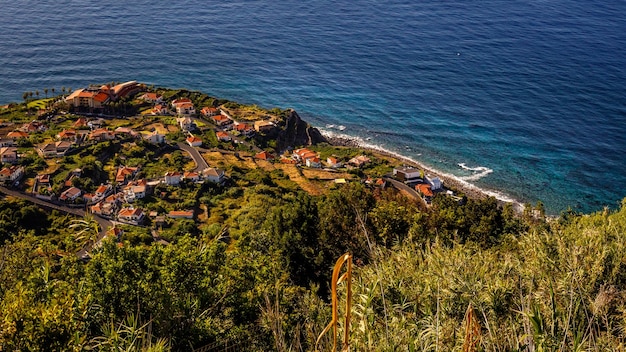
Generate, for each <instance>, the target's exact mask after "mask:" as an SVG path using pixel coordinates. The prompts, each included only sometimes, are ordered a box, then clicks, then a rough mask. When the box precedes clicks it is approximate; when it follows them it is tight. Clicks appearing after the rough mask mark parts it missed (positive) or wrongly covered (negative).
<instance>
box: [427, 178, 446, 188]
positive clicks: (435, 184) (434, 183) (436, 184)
mask: <svg viewBox="0 0 626 352" xmlns="http://www.w3.org/2000/svg"><path fill="white" fill-rule="evenodd" d="M427 181H428V184H430V189H432V190H433V191H437V190H440V189H441V188H442V187H443V182H441V179H439V177H433V178H427Z"/></svg>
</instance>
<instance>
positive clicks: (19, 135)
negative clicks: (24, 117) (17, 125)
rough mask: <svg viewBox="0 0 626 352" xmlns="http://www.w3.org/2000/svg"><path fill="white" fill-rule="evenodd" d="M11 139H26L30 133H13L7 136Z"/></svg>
mask: <svg viewBox="0 0 626 352" xmlns="http://www.w3.org/2000/svg"><path fill="white" fill-rule="evenodd" d="M7 137H9V138H26V137H28V133H26V132H23V131H12V132H9V133H8V134H7Z"/></svg>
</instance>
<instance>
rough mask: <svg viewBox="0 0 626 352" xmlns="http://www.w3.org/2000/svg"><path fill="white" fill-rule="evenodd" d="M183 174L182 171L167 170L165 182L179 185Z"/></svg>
mask: <svg viewBox="0 0 626 352" xmlns="http://www.w3.org/2000/svg"><path fill="white" fill-rule="evenodd" d="M182 176H183V175H181V173H180V172H178V171H169V172H166V173H165V178H164V181H165V184H167V185H170V186H178V185H179V184H180V181H181V179H182Z"/></svg>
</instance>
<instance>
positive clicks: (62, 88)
mask: <svg viewBox="0 0 626 352" xmlns="http://www.w3.org/2000/svg"><path fill="white" fill-rule="evenodd" d="M61 92H63V95H65V86H63V87H61Z"/></svg>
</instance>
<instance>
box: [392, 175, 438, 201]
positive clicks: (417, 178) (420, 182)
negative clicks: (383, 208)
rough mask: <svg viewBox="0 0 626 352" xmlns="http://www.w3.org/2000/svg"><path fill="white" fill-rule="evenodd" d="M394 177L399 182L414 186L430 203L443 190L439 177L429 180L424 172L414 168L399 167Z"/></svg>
mask: <svg viewBox="0 0 626 352" xmlns="http://www.w3.org/2000/svg"><path fill="white" fill-rule="evenodd" d="M393 176H394V178H395V179H397V180H398V181H401V182H404V183H405V184H407V185H409V186H412V187H414V188H415V190H416V191H417V192H418V193H419V194H420V195H421V196H422V197H424V199H425V200H426V201H427V202H430V200H431V199H432V197H433V196H434V194H435V193H436V192H439V191H442V190H443V183H442V182H441V179H440V178H439V177H433V178H429V177H427V176H425V175H424V171H423V170H421V169H417V168H414V167H399V168H395V169H393Z"/></svg>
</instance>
